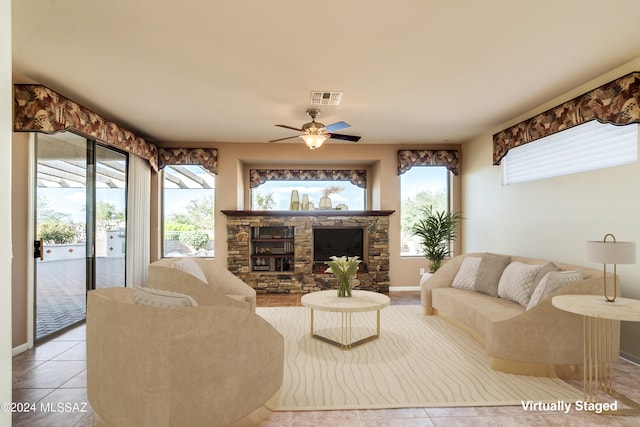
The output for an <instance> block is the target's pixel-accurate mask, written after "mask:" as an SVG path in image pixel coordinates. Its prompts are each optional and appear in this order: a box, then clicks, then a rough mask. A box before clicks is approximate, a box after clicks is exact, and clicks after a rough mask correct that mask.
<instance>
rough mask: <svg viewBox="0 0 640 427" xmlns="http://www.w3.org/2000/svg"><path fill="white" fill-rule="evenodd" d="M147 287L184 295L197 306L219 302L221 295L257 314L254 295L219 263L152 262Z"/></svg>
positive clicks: (188, 260) (194, 260)
mask: <svg viewBox="0 0 640 427" xmlns="http://www.w3.org/2000/svg"><path fill="white" fill-rule="evenodd" d="M147 286H149V287H152V288H157V289H164V290H167V291H172V292H179V293H183V294H187V295H190V296H192V297H193V298H195V299H196V301H198V302H199V303H200V301H202V302H203V303H208V302H210V301H215V300H218V299H219V298H220V295H221V294H222V295H225V296H226V297H228V298H230V299H233V300H235V301H236V302H240V303H242V304H237V305H238V306H242V305H244V306H248V308H249V309H250V310H251V311H254V312H255V311H256V291H255V290H254V289H253V288H252V287H251V286H249V285H247V284H246V283H244V282H243V281H242V280H240V279H239V278H238V277H237V276H236V275H234V274H233V273H231V272H230V271H229V270H228V269H227V265H226V263H222V262H220V261H218V260H212V259H206V258H165V259H161V260H159V261H155V262H152V263H151V264H150V265H149V279H148V285H147Z"/></svg>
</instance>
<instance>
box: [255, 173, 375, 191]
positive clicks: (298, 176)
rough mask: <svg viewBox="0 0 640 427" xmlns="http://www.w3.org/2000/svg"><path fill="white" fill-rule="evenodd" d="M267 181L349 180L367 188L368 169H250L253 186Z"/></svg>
mask: <svg viewBox="0 0 640 427" xmlns="http://www.w3.org/2000/svg"><path fill="white" fill-rule="evenodd" d="M267 181H349V182H351V183H352V184H353V185H356V186H358V187H360V188H367V171H366V170H352V169H350V170H347V169H345V170H334V169H332V170H315V169H251V170H250V171H249V186H250V187H251V188H255V187H257V186H259V185H260V184H264V183H265V182H267Z"/></svg>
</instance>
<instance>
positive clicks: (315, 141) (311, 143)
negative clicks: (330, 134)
mask: <svg viewBox="0 0 640 427" xmlns="http://www.w3.org/2000/svg"><path fill="white" fill-rule="evenodd" d="M300 138H302V139H304V142H305V143H306V144H307V147H309V148H310V149H312V150H315V149H316V148H318V147H320V146H321V145H322V143H323V142H324V140H325V139H327V135H325V134H313V133H312V134H304V135H300Z"/></svg>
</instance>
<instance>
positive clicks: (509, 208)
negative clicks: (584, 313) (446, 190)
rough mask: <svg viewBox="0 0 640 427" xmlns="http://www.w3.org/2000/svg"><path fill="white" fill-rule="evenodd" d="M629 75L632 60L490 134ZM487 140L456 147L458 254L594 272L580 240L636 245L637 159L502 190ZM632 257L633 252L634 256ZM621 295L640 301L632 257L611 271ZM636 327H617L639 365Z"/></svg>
mask: <svg viewBox="0 0 640 427" xmlns="http://www.w3.org/2000/svg"><path fill="white" fill-rule="evenodd" d="M631 71H640V58H639V59H637V60H635V61H633V62H631V63H629V64H626V65H624V66H622V67H620V68H618V69H616V70H614V71H612V72H610V73H607V74H606V75H604V76H601V77H600V78H598V79H596V80H595V81H592V82H590V83H588V84H586V85H582V86H581V87H579V88H576V90H574V91H571V93H568V94H565V95H563V96H561V97H558V98H556V99H554V100H551V101H550V102H549V103H546V104H544V105H542V106H540V107H539V108H537V109H536V110H534V111H530V112H527V113H525V114H523V115H522V116H519V117H517V118H514V120H512V121H511V122H509V123H505V124H503V125H502V126H500V127H498V128H496V129H495V132H498V131H501V130H503V129H505V128H507V127H509V126H511V125H512V124H515V123H517V122H519V121H521V120H524V119H527V118H530V117H532V116H533V115H535V114H538V113H540V112H542V111H545V110H546V109H548V108H550V107H554V106H556V105H558V104H560V103H562V102H565V101H567V100H569V99H572V98H574V97H575V96H578V95H581V94H583V93H585V92H587V91H589V90H591V89H593V88H596V87H598V86H600V85H602V84H604V83H607V82H609V81H612V80H615V79H616V78H618V77H621V76H623V75H625V74H627V73H629V72H631ZM492 136H493V132H492V133H491V134H485V135H481V136H479V137H477V138H476V139H474V140H473V141H470V142H468V143H466V144H465V145H464V146H463V153H464V159H465V167H464V173H463V177H462V186H463V188H464V192H463V202H462V210H463V212H464V214H465V217H466V218H467V220H466V221H465V234H464V251H465V252H473V251H491V252H499V253H507V254H515V255H524V256H531V257H538V258H545V259H551V260H557V261H562V262H567V263H572V264H578V265H584V266H589V267H592V268H601V265H597V264H589V263H587V261H586V254H585V241H587V240H599V239H602V238H603V237H604V235H605V234H606V233H613V234H614V235H615V236H616V238H617V239H618V240H624V241H634V242H637V244H638V247H639V248H640V185H639V184H640V162H636V163H635V164H631V165H626V166H620V167H615V168H608V169H602V170H599V171H593V172H586V173H580V174H574V175H567V176H563V177H557V178H550V179H545V180H540V181H534V182H529V183H523V184H515V185H509V186H503V185H502V184H501V167H500V166H493V165H492V143H493V141H492ZM639 253H640V251H639ZM618 276H619V278H620V284H621V286H622V296H624V297H628V298H635V299H640V260H639V261H638V264H635V265H620V266H618ZM638 336H640V323H630V322H624V323H623V325H622V351H623V353H626V354H629V355H632V357H633V358H634V359H636V360H640V340H638Z"/></svg>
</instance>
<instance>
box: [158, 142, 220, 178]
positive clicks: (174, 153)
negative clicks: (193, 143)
mask: <svg viewBox="0 0 640 427" xmlns="http://www.w3.org/2000/svg"><path fill="white" fill-rule="evenodd" d="M166 165H202V167H204V168H205V169H206V170H208V171H209V172H211V173H212V174H217V173H218V150H217V149H215V148H159V149H158V167H159V168H160V169H162V168H163V167H165V166H166Z"/></svg>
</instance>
